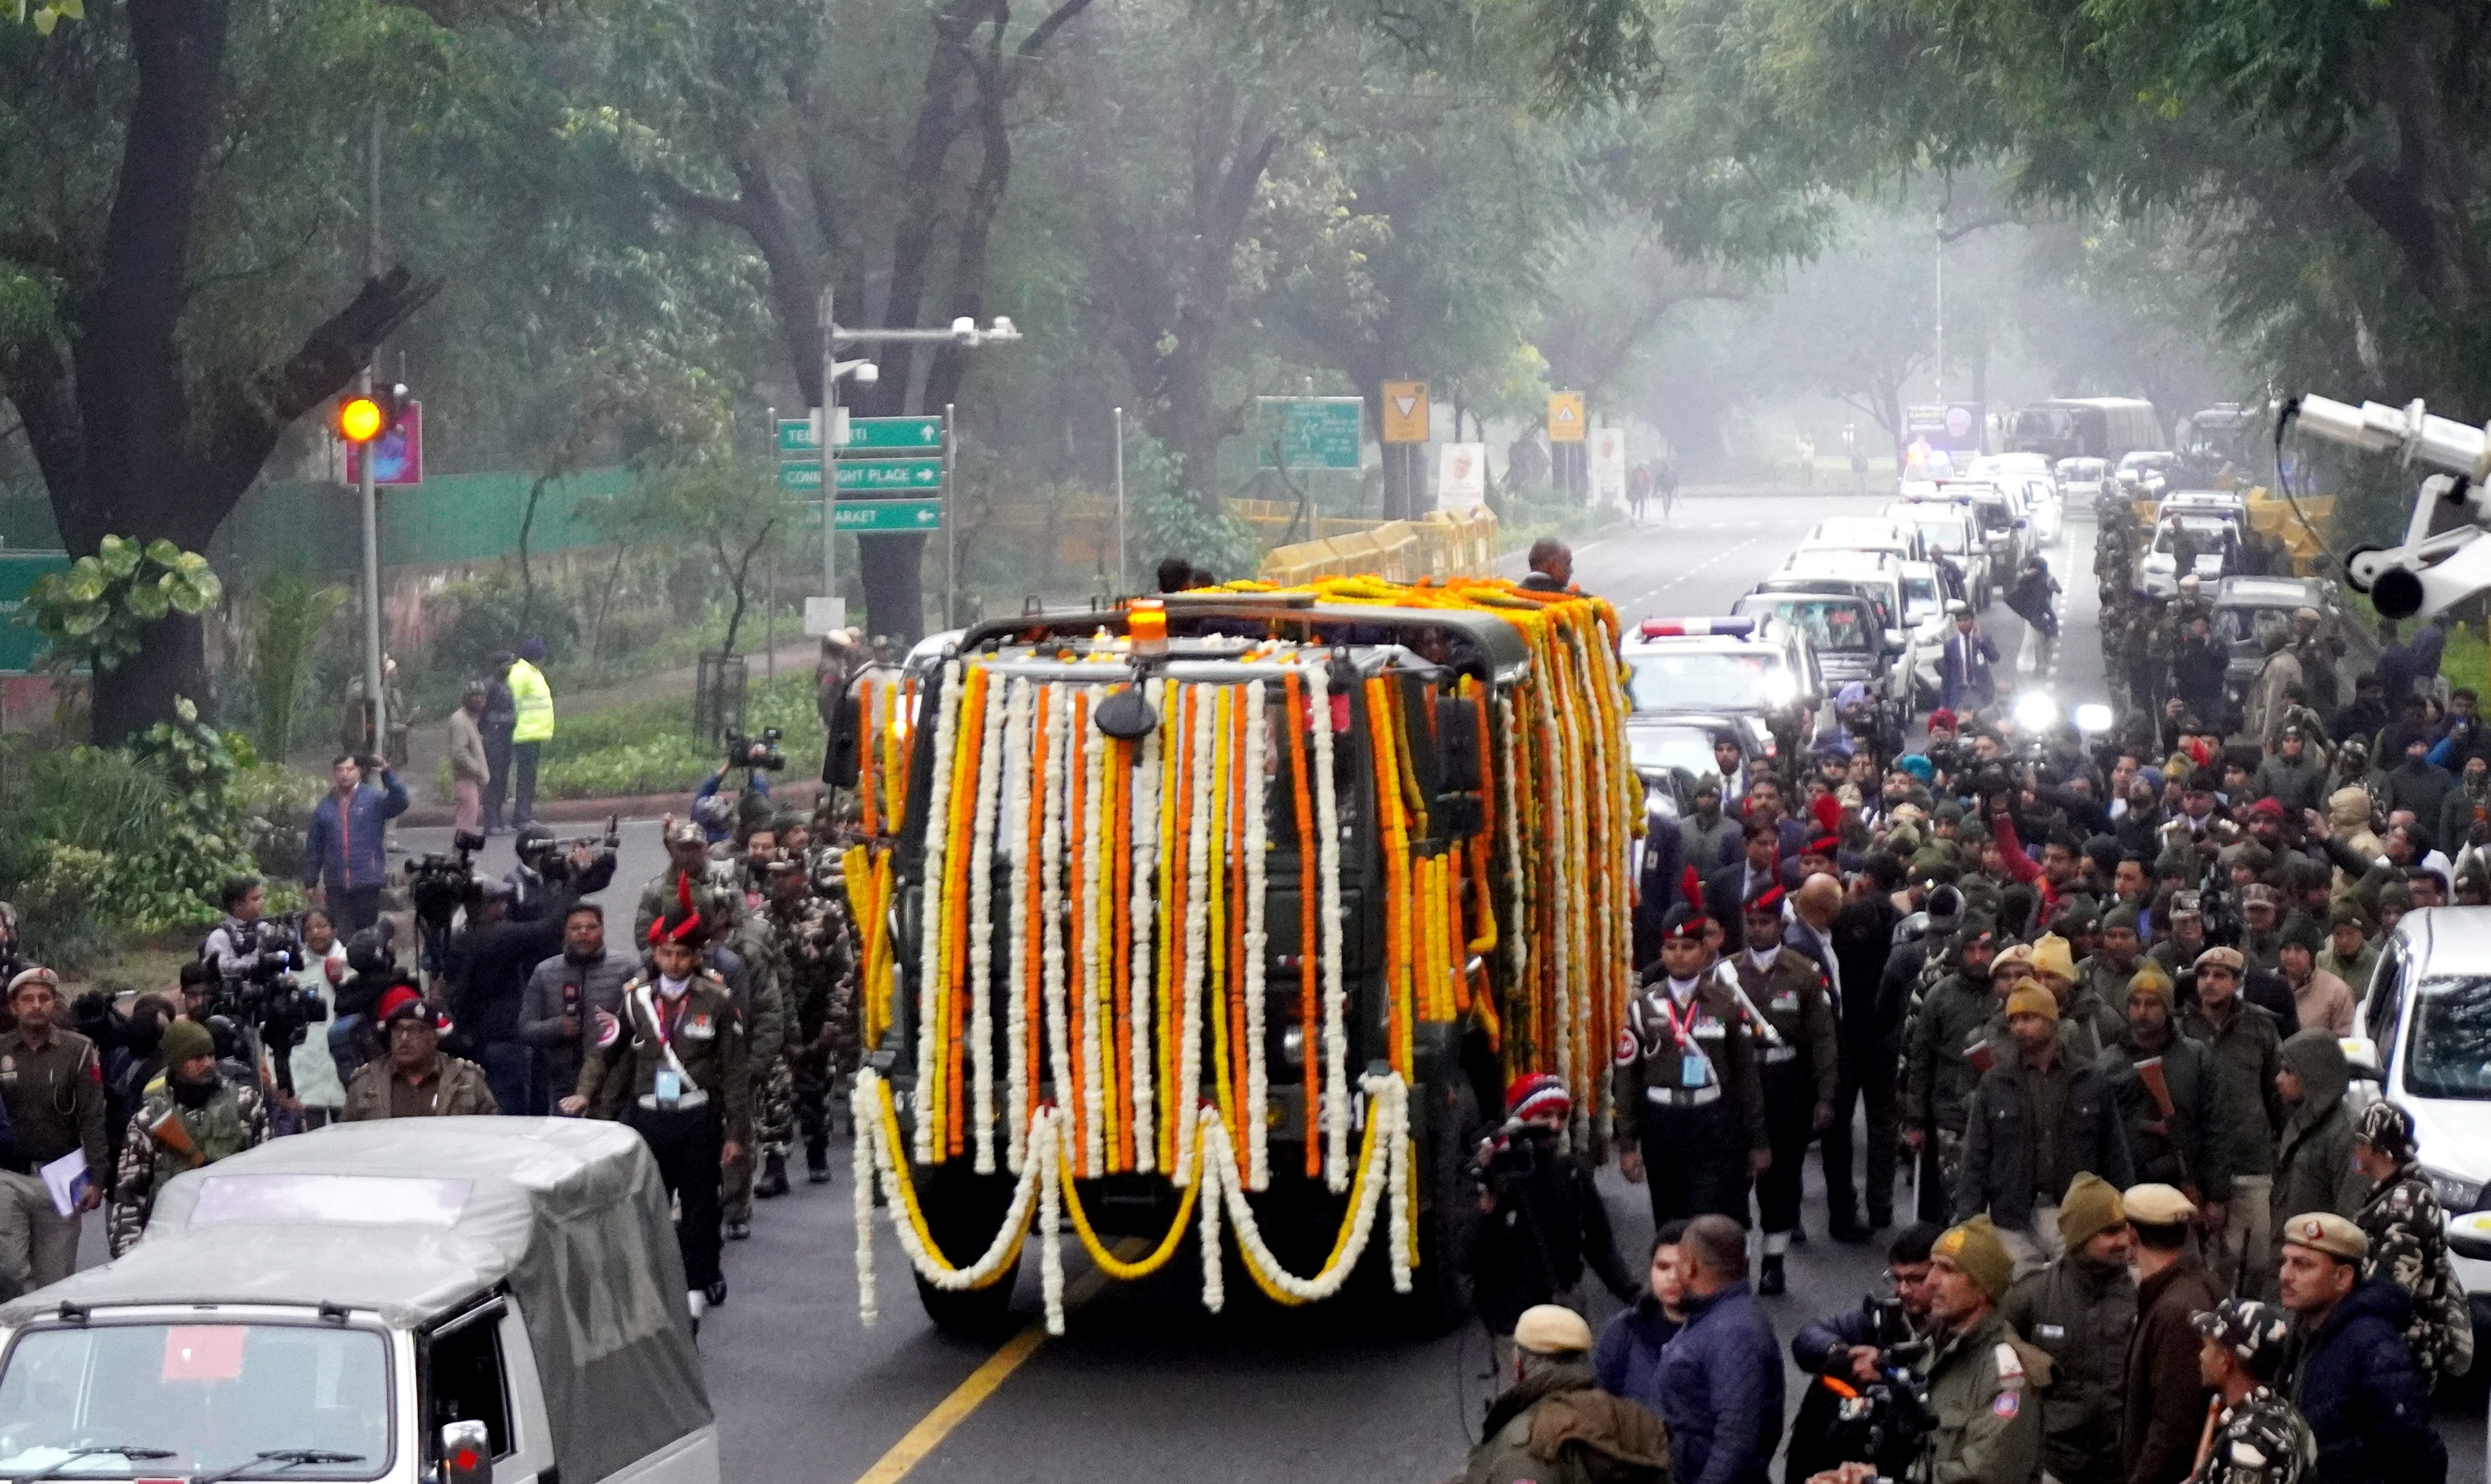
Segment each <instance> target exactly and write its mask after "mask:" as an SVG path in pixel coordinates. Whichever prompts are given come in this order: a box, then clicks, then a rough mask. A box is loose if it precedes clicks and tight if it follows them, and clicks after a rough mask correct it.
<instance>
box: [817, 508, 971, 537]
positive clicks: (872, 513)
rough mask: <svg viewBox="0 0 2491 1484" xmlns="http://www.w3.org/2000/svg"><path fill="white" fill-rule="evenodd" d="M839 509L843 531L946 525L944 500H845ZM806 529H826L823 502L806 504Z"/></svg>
mask: <svg viewBox="0 0 2491 1484" xmlns="http://www.w3.org/2000/svg"><path fill="white" fill-rule="evenodd" d="M835 509H836V510H837V512H838V513H837V514H836V515H835V517H833V518H834V519H835V520H837V522H838V525H839V529H840V530H842V531H866V532H870V531H936V530H940V529H942V525H943V502H942V501H940V500H842V501H840V502H839V503H838V505H837V506H836V507H835ZM805 529H806V530H807V531H819V530H820V529H822V507H821V503H820V502H819V501H813V502H809V503H807V504H806V507H805Z"/></svg>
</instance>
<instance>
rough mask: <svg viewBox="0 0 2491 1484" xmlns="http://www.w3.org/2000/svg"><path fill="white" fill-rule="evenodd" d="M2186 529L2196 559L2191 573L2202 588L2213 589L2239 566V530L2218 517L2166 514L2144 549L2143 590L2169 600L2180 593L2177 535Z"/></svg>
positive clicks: (2183, 574) (2156, 524)
mask: <svg viewBox="0 0 2491 1484" xmlns="http://www.w3.org/2000/svg"><path fill="white" fill-rule="evenodd" d="M2183 530H2185V531H2186V532H2187V534H2188V540H2189V543H2190V544H2191V545H2192V546H2193V547H2194V549H2195V552H2196V556H2195V560H2194V562H2193V564H2192V566H2191V568H2190V569H2191V570H2192V571H2194V572H2195V573H2196V576H2197V581H2198V582H2199V584H2201V585H2202V586H2204V587H2209V588H2211V587H2213V586H2214V584H2215V583H2217V582H2219V581H2220V580H2221V579H2222V577H2223V575H2224V574H2225V573H2227V572H2236V571H2239V570H2240V567H2241V534H2240V529H2239V528H2238V527H2236V526H2234V525H2233V524H2232V523H2231V522H2230V521H2228V520H2225V519H2223V518H2222V517H2221V516H2219V515H2195V514H2184V515H2165V516H2163V517H2162V518H2161V519H2159V520H2157V521H2155V522H2154V540H2153V543H2152V544H2151V545H2149V546H2147V547H2146V549H2145V561H2144V563H2143V565H2142V567H2141V572H2142V576H2143V580H2144V583H2145V591H2146V592H2147V593H2148V594H2150V595H2151V596H2153V597H2173V596H2175V595H2176V594H2178V593H2179V591H2180V579H2181V578H2182V577H2183V576H2186V575H2187V573H2185V572H2183V571H2181V570H2180V557H2179V550H2178V548H2179V542H2180V533H2181V532H2182V531H2183Z"/></svg>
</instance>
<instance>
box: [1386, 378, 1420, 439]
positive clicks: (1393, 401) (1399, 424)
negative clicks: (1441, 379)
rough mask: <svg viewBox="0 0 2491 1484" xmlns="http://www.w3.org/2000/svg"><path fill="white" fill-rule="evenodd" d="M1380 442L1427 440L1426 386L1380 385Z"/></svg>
mask: <svg viewBox="0 0 2491 1484" xmlns="http://www.w3.org/2000/svg"><path fill="white" fill-rule="evenodd" d="M1384 441H1385V442H1386V443H1425V442H1426V441H1427V384H1426V383H1425V382H1423V381H1388V382H1386V383H1385V384H1384Z"/></svg>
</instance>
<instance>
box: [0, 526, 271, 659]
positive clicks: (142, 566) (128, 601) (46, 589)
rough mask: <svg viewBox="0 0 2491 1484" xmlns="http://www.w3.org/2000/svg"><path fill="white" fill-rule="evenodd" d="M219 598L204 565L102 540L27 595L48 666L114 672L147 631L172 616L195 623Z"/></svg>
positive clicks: (186, 555) (154, 545)
mask: <svg viewBox="0 0 2491 1484" xmlns="http://www.w3.org/2000/svg"><path fill="white" fill-rule="evenodd" d="M223 596H224V584H222V583H221V582H219V581H218V580H217V574H216V573H215V572H213V571H210V570H209V569H208V559H207V558H205V557H203V556H201V555H199V554H198V553H197V552H195V551H184V550H182V549H181V548H180V547H178V546H176V545H174V544H173V543H172V542H171V541H168V540H164V539H162V538H158V539H156V540H153V541H149V542H148V543H147V544H146V545H145V546H143V547H142V546H141V545H140V544H139V543H138V542H137V541H135V540H132V539H131V538H127V537H119V536H107V537H105V538H103V541H102V542H101V543H99V544H98V546H97V548H96V551H95V554H94V555H93V556H86V557H80V558H78V559H77V560H76V561H75V562H73V563H71V564H70V569H69V570H68V571H66V572H47V573H45V574H44V575H43V576H42V577H39V578H37V579H36V581H35V585H34V587H33V589H32V590H31V591H29V592H28V593H27V595H26V609H27V611H28V612H29V613H31V614H32V615H33V616H34V624H35V627H36V629H37V630H38V631H39V632H41V633H42V634H43V636H44V638H46V639H48V640H50V641H51V649H50V650H49V652H48V653H47V654H46V655H45V658H46V661H47V662H48V663H50V664H52V665H55V666H58V667H62V668H66V667H68V666H70V665H73V664H78V663H84V664H88V665H91V666H93V667H94V668H95V669H97V670H98V671H103V670H113V669H118V668H119V667H120V666H121V664H122V662H123V661H125V660H128V659H130V658H131V657H132V656H133V655H136V654H137V653H138V645H139V640H140V638H141V637H142V636H143V635H144V634H145V633H146V631H147V630H148V628H149V627H150V626H154V625H157V624H160V623H162V622H163V621H164V619H165V618H167V617H168V616H170V615H172V614H176V613H179V614H182V615H185V616H187V617H196V616H197V615H199V614H202V613H205V612H207V611H208V610H209V609H210V608H213V607H215V606H216V604H217V600H218V599H219V598H220V597H223Z"/></svg>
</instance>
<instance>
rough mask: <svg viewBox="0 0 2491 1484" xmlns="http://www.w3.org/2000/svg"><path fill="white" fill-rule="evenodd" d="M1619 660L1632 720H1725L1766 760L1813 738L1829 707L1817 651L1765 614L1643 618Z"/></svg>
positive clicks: (1749, 746) (1627, 638) (1627, 641)
mask: <svg viewBox="0 0 2491 1484" xmlns="http://www.w3.org/2000/svg"><path fill="white" fill-rule="evenodd" d="M1622 657H1623V658H1624V659H1625V660H1626V695H1627V700H1628V703H1629V705H1630V706H1631V708H1632V715H1631V716H1630V717H1629V718H1628V719H1629V720H1630V721H1636V720H1642V719H1644V718H1647V717H1657V716H1668V715H1676V714H1680V713H1693V714H1697V715H1703V716H1707V717H1725V718H1729V719H1731V720H1734V721H1735V722H1736V723H1737V724H1738V725H1740V726H1741V727H1742V728H1744V733H1743V737H1742V741H1743V742H1744V743H1745V744H1746V745H1747V747H1748V749H1749V750H1750V751H1754V752H1761V753H1764V754H1765V755H1768V756H1771V755H1774V754H1775V753H1777V752H1778V750H1779V749H1780V748H1782V747H1785V746H1787V747H1791V748H1803V747H1805V746H1806V745H1807V744H1808V743H1809V742H1811V741H1813V740H1814V739H1815V736H1816V723H1817V713H1819V712H1820V711H1821V710H1822V709H1823V708H1824V706H1825V704H1826V685H1825V677H1824V675H1823V673H1822V672H1821V671H1820V670H1819V669H1818V667H1817V662H1816V651H1815V648H1814V647H1813V646H1812V645H1810V644H1809V643H1808V642H1807V640H1806V638H1805V637H1804V636H1802V634H1801V633H1800V632H1799V630H1798V629H1797V628H1795V627H1794V626H1791V625H1788V624H1784V623H1781V622H1779V621H1777V620H1775V619H1773V617H1771V616H1769V615H1754V616H1747V617H1740V618H1687V619H1672V618H1657V619H1646V620H1644V622H1643V624H1642V625H1641V626H1639V627H1637V628H1635V629H1634V630H1632V631H1631V632H1629V633H1628V634H1627V636H1626V644H1625V646H1624V649H1623V655H1622Z"/></svg>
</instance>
